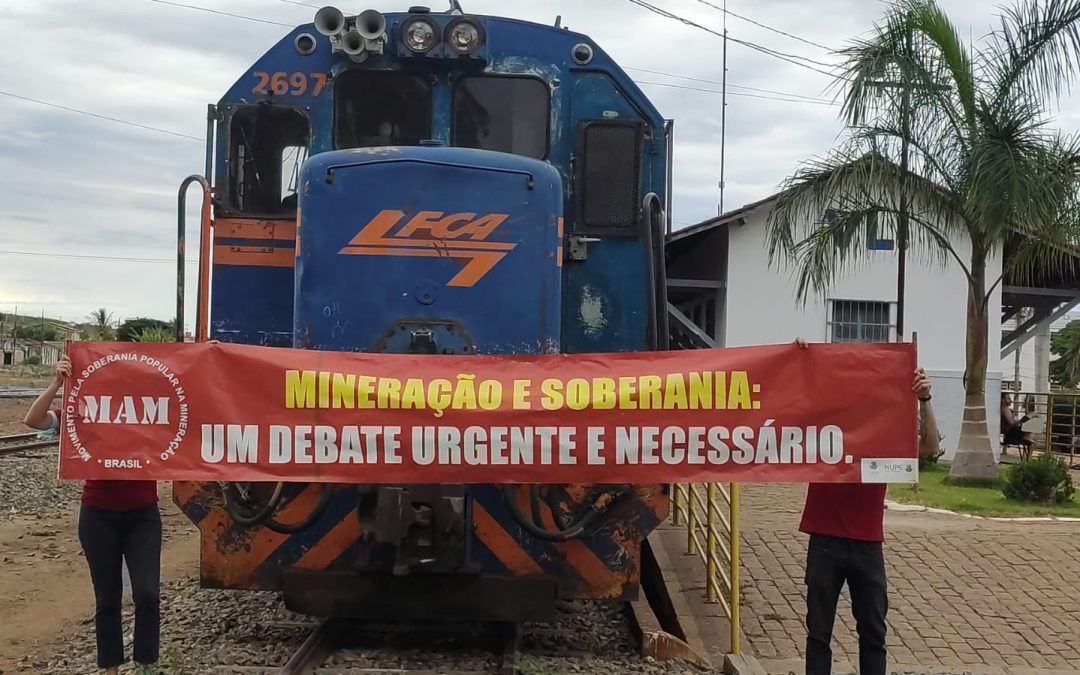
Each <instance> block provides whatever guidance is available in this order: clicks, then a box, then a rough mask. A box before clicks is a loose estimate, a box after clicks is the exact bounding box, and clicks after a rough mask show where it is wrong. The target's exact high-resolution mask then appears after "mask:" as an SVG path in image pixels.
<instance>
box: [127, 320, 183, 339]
mask: <svg viewBox="0 0 1080 675" xmlns="http://www.w3.org/2000/svg"><path fill="white" fill-rule="evenodd" d="M172 326H173V324H172V323H170V322H168V321H161V320H160V319H150V318H147V317H137V318H134V319H125V320H124V321H123V322H122V323H121V324H120V327H119V329H117V331H116V339H117V340H119V341H121V342H147V340H140V339H139V336H140V335H142V333H143V332H144V331H146V330H148V329H154V330H162V331H170V330H172ZM150 342H162V341H161V340H150Z"/></svg>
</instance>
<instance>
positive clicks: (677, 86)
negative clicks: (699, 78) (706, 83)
mask: <svg viewBox="0 0 1080 675" xmlns="http://www.w3.org/2000/svg"><path fill="white" fill-rule="evenodd" d="M635 82H637V83H638V84H645V85H651V86H653V87H670V88H671V89H685V90H687V91H701V92H705V93H708V94H723V93H724V92H722V91H720V90H719V89H705V88H704V87H687V86H684V85H681V84H669V83H667V82H646V81H644V80H635ZM728 96H746V97H748V98H760V99H765V100H766V101H783V102H785V103H810V104H813V105H828V106H835V105H839V104H837V103H833V102H831V101H808V100H799V99H794V98H779V97H776V96H763V95H761V94H747V93H745V92H741V91H729V92H728Z"/></svg>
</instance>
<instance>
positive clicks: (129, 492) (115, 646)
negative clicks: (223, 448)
mask: <svg viewBox="0 0 1080 675" xmlns="http://www.w3.org/2000/svg"><path fill="white" fill-rule="evenodd" d="M70 376H71V361H70V360H69V359H68V357H67V356H64V357H63V358H61V359H60V361H59V362H58V363H57V364H56V378H55V379H54V380H53V382H52V383H51V384H50V385H49V386H48V387H46V388H45V391H43V392H41V395H40V396H38V397H37V400H35V401H34V402H33V404H32V405H31V406H30V409H29V410H28V411H27V412H26V416H25V417H24V418H23V422H24V423H26V425H27V426H29V427H31V428H34V429H38V430H41V431H53V432H55V431H57V430H58V429H59V428H60V412H59V411H57V410H53V409H52V408H51V406H52V402H53V399H54V398H55V397H56V392H57V391H59V389H60V388H61V387H62V386H63V384H64V381H65V380H66V379H67V378H68V377H70ZM79 542H80V543H81V544H82V547H83V551H84V552H85V554H86V562H87V564H88V565H89V567H90V579H91V581H92V583H93V585H94V599H95V602H96V605H97V608H96V611H95V613H94V628H95V631H96V633H97V663H98V666H99V667H100V668H104V669H105V673H106V675H116V674H117V672H118V670H119V667H120V665H121V664H122V663H124V661H125V655H124V637H123V628H122V625H121V621H120V604H121V601H122V599H123V590H124V588H123V563H124V562H125V561H126V562H127V568H128V576H129V577H130V578H131V594H132V598H133V599H134V601H135V654H134V656H135V662H136V664H137V667H138V670H137V671H136V672H138V673H144V674H149V673H151V672H153V671H152V669H151V664H154V663H156V662H157V659H158V641H159V633H160V593H161V590H160V585H161V582H160V579H161V514H160V512H159V511H158V498H157V484H156V483H155V482H154V481H112V480H88V481H85V482H84V483H83V491H82V506H81V509H80V511H79Z"/></svg>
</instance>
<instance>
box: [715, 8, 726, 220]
mask: <svg viewBox="0 0 1080 675" xmlns="http://www.w3.org/2000/svg"><path fill="white" fill-rule="evenodd" d="M722 68H723V74H722V76H721V78H720V203H719V204H718V205H717V207H716V215H717V216H722V215H724V187H725V185H724V168H725V167H724V164H725V162H724V160H725V157H726V151H727V0H724V52H723V59H722Z"/></svg>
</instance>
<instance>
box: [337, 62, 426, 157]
mask: <svg viewBox="0 0 1080 675" xmlns="http://www.w3.org/2000/svg"><path fill="white" fill-rule="evenodd" d="M431 109H432V108H431V84H430V82H428V80H427V79H425V78H424V77H423V76H420V75H412V74H410V73H399V72H387V71H370V70H353V71H348V72H345V73H343V74H342V75H341V76H340V77H339V78H338V82H337V84H336V85H335V88H334V140H335V143H336V144H337V147H338V148H343V149H344V148H374V147H380V146H384V145H420V141H422V140H424V139H426V138H431Z"/></svg>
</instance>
